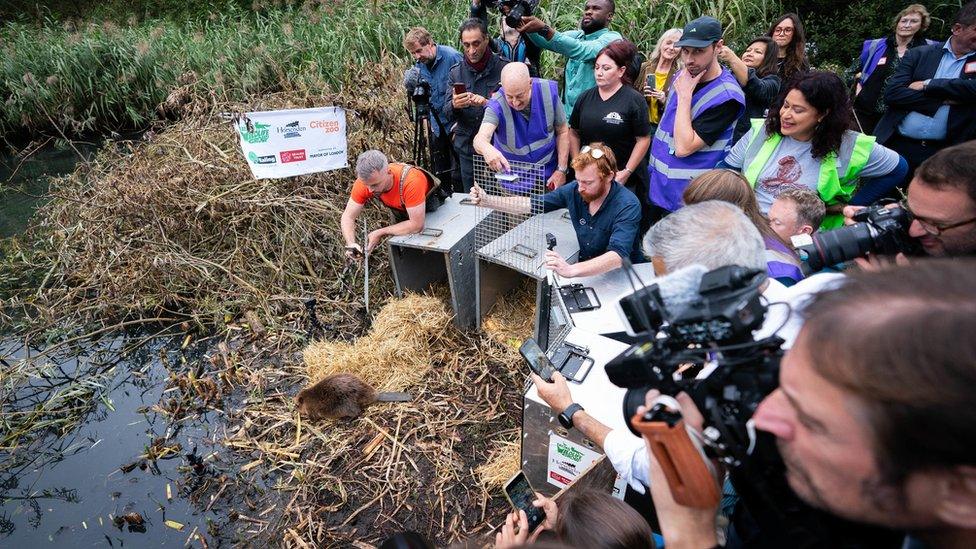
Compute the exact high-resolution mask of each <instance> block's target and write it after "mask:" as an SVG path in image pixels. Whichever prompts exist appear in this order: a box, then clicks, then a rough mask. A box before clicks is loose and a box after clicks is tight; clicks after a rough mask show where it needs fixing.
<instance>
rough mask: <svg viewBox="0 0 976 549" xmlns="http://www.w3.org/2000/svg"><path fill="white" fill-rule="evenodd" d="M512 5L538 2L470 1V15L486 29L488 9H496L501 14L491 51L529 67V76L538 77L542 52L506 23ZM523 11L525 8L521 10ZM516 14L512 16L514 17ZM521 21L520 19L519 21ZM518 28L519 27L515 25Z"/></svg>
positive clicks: (522, 0) (518, 0)
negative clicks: (497, 33)
mask: <svg viewBox="0 0 976 549" xmlns="http://www.w3.org/2000/svg"><path fill="white" fill-rule="evenodd" d="M512 4H516V5H518V4H526V5H532V4H538V2H528V0H503V1H501V2H499V1H497V0H485V1H482V0H471V12H470V13H471V15H470V17H472V18H474V19H479V20H481V22H482V23H484V25H485V28H486V29H487V28H488V8H492V9H497V10H498V11H500V12H501V14H502V15H501V17H499V18H498V21H499V27H500V28H499V31H500V32H499V35H498V36H497V37H495V38H492V39H491V43H490V47H491V51H493V52H495V53H497V54H498V55H500V56H501V57H504V58H505V59H508V60H509V61H518V62H519V63H525V64H526V65H528V66H529V74H531V75H532V76H533V77H535V76H539V66H540V65H539V62H540V58H541V57H542V50H541V49H540V48H539V46H536V45H535V44H533V43H532V41H531V40H529V39H527V38H526V37H525V36H523V35H522V34H521V33H519V31H518V29H516V28H514V27H512V26H510V25H509V24H508V23H507V20H508V19H509V15H510V13H511V5H512ZM522 11H525V8H522ZM515 15H517V13H516V14H513V15H512V16H513V17H514V16H515ZM520 20H521V19H520ZM516 26H519V25H516Z"/></svg>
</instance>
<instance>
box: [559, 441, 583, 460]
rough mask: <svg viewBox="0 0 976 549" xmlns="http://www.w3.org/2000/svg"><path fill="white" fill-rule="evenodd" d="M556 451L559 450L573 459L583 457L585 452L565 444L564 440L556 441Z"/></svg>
mask: <svg viewBox="0 0 976 549" xmlns="http://www.w3.org/2000/svg"><path fill="white" fill-rule="evenodd" d="M556 452H558V453H559V455H561V456H564V457H567V458H569V459H571V460H573V461H579V460H581V459H583V452H580V451H579V450H577V449H576V448H573V447H572V446H570V445H568V444H563V443H562V442H559V443H556Z"/></svg>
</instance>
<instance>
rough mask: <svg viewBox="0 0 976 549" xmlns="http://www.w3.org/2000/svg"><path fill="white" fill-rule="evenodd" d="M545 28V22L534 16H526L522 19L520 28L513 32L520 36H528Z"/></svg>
mask: <svg viewBox="0 0 976 549" xmlns="http://www.w3.org/2000/svg"><path fill="white" fill-rule="evenodd" d="M544 28H546V24H545V22H543V21H542V19H539V18H538V17H535V16H531V15H530V16H528V17H523V18H522V26H520V27H516V29H515V30H517V31H519V32H520V33H522V34H528V33H530V32H539V31H541V30H542V29H544Z"/></svg>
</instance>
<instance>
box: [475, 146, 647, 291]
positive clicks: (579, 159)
mask: <svg viewBox="0 0 976 549" xmlns="http://www.w3.org/2000/svg"><path fill="white" fill-rule="evenodd" d="M573 169H574V170H576V181H573V182H572V183H567V184H565V185H563V186H562V187H559V188H557V189H556V190H554V191H552V192H550V193H546V194H544V195H542V196H533V197H523V196H511V197H503V196H492V195H489V194H487V193H485V191H484V190H483V189H481V188H480V187H478V186H477V185H475V186H474V187H473V188H472V189H471V201H472V202H473V203H474V204H477V205H480V206H482V207H487V208H494V209H497V210H502V211H507V212H511V213H522V214H526V213H530V212H531V213H542V212H550V211H552V210H558V209H560V208H566V209H568V210H569V215H570V219H571V220H572V222H573V228H574V229H576V238H577V240H579V246H580V249H579V262H578V263H575V264H569V263H567V262H566V260H565V259H564V258H563V257H562V256H560V255H559V254H558V253H557V252H555V251H549V252H546V267H547V268H549V269H552V270H553V271H555V272H556V274H558V275H560V276H563V277H566V278H573V277H578V276H592V275H597V274H601V273H605V272H607V271H612V270H613V269H617V268H619V267H620V266H621V265H623V260H624V258H627V259H629V260H630V261H631V262H632V263H640V262H643V261H644V256H643V254H642V253H641V251H640V239H639V235H638V234H637V227H638V226H639V225H640V218H641V207H640V202H639V201H638V200H637V197H636V196H634V193H632V192H630V191H628V190H627V189H626V188H624V186H623V185H621V184H620V183H617V182H616V181H614V180H613V176H614V174H615V173H617V162H616V159H614V157H613V151H611V150H610V147H608V146H606V145H604V144H602V143H592V144H590V145H589V146H587V147H583V149H582V150H580V154H579V155H577V156H576V158H574V159H573Z"/></svg>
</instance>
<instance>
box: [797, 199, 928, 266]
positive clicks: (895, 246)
mask: <svg viewBox="0 0 976 549" xmlns="http://www.w3.org/2000/svg"><path fill="white" fill-rule="evenodd" d="M854 221H857V223H855V224H853V225H848V226H847V227H841V228H839V229H834V230H832V231H824V232H819V233H814V234H812V235H799V236H794V237H793V246H794V247H795V248H796V252H797V254H798V255H799V256H800V259H802V260H803V261H805V262H806V264H807V267H808V268H809V272H811V273H815V272H817V271H820V270H822V269H823V268H825V267H830V266H831V265H837V264H839V263H843V262H845V261H850V260H852V259H854V258H857V257H864V256H866V255H868V254H880V255H894V254H897V253H899V252H902V253H908V254H912V253H916V251H917V249H918V243H917V242H916V241H915V239H913V238H912V237H910V236H909V235H908V227H909V226H910V225H911V224H912V216H911V214H910V213H909V212H908V210H906V209H904V208H902V207H900V206H894V205H892V204H885V203H877V204H872V205H871V206H869V207H867V208H865V209H863V210H861V211H859V212H857V214H856V215H854Z"/></svg>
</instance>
